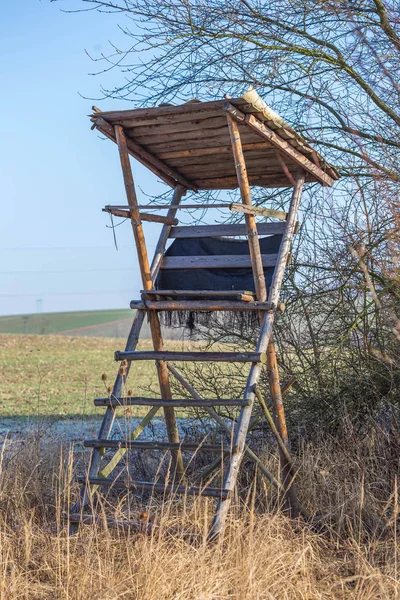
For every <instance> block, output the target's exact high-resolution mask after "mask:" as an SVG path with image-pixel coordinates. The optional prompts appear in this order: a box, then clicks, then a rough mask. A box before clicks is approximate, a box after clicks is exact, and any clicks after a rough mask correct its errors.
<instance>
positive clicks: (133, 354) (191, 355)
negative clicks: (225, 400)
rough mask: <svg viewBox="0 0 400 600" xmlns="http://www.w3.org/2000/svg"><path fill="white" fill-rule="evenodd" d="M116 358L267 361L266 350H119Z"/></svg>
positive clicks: (183, 360) (181, 360)
mask: <svg viewBox="0 0 400 600" xmlns="http://www.w3.org/2000/svg"><path fill="white" fill-rule="evenodd" d="M114 358H115V360H118V361H119V360H170V361H180V362H186V361H200V362H232V363H234V362H240V363H248V362H251V363H258V362H261V363H264V364H265V363H266V362H267V355H266V353H265V352H168V351H161V352H156V351H155V350H154V351H123V352H120V351H118V350H117V352H115V354H114Z"/></svg>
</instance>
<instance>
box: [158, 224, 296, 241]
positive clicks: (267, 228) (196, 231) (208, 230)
mask: <svg viewBox="0 0 400 600" xmlns="http://www.w3.org/2000/svg"><path fill="white" fill-rule="evenodd" d="M285 227H286V225H285V223H257V231H258V233H259V235H279V234H282V233H283V232H284V231H285ZM245 235H246V225H245V224H244V223H240V224H235V225H192V226H184V225H178V226H177V227H172V228H171V231H170V234H169V237H170V238H203V237H229V236H232V237H237V236H245Z"/></svg>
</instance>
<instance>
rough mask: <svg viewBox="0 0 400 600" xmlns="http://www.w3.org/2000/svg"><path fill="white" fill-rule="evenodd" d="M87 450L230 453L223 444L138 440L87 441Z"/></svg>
mask: <svg viewBox="0 0 400 600" xmlns="http://www.w3.org/2000/svg"><path fill="white" fill-rule="evenodd" d="M83 445H84V446H85V448H126V449H127V450H161V451H163V450H184V451H188V452H190V451H194V452H196V451H199V452H201V451H202V452H217V453H221V452H229V451H230V448H229V447H228V446H226V445H225V446H224V445H222V444H207V443H202V442H181V443H179V444H173V443H171V442H142V441H141V442H139V441H137V440H100V439H98V440H85V441H84V442H83Z"/></svg>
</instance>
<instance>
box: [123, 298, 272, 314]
mask: <svg viewBox="0 0 400 600" xmlns="http://www.w3.org/2000/svg"><path fill="white" fill-rule="evenodd" d="M130 307H131V308H132V309H136V310H172V311H174V310H192V311H196V312H202V311H203V312H209V311H221V312H222V311H237V312H242V311H246V312H254V311H268V310H273V309H274V305H273V304H271V303H270V302H244V301H242V300H237V301H234V300H146V301H145V302H143V301H142V300H131V303H130Z"/></svg>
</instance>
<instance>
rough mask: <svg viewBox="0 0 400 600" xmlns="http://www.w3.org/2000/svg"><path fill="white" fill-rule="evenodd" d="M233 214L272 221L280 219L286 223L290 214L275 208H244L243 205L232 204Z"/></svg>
mask: <svg viewBox="0 0 400 600" xmlns="http://www.w3.org/2000/svg"><path fill="white" fill-rule="evenodd" d="M230 208H231V211H232V212H241V213H245V214H250V215H258V216H260V217H270V218H271V219H279V220H281V221H286V219H287V216H288V214H287V213H286V212H284V211H283V210H275V209H274V208H266V207H264V206H244V205H243V204H231V207H230Z"/></svg>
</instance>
